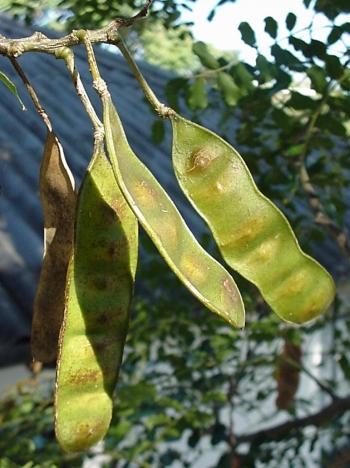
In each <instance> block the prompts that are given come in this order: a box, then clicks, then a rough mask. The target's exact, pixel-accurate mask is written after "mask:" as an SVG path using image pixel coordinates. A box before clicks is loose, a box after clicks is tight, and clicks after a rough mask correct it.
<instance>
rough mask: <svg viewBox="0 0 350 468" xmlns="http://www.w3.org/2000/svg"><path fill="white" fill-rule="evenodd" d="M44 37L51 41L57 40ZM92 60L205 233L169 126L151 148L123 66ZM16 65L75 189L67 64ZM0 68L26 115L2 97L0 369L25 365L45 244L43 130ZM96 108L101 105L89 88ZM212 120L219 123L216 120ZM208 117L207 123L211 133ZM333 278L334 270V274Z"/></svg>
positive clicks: (140, 145)
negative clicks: (176, 162) (182, 181)
mask: <svg viewBox="0 0 350 468" xmlns="http://www.w3.org/2000/svg"><path fill="white" fill-rule="evenodd" d="M33 31H34V30H33V29H31V28H27V27H24V26H22V25H20V24H18V23H16V22H14V21H12V20H9V19H8V18H5V17H0V34H3V35H5V36H7V37H24V36H29V35H31V34H32V33H33ZM44 33H46V34H48V35H50V36H51V37H52V36H54V33H48V32H47V31H44ZM75 56H76V65H77V67H78V69H79V71H80V73H81V77H82V79H83V81H84V83H86V84H87V83H91V77H90V73H89V70H88V66H87V64H86V60H85V51H84V49H83V48H81V47H77V48H76V49H75ZM97 58H98V62H99V65H100V70H101V74H102V76H103V77H104V78H105V80H106V81H107V83H108V85H109V89H110V91H111V93H112V95H113V97H114V100H115V102H116V104H117V107H118V111H119V112H120V114H121V118H122V120H123V123H124V125H125V129H126V133H127V135H128V138H129V141H130V143H131V146H132V147H133V148H134V149H135V152H136V153H137V154H138V155H139V156H140V157H141V158H142V159H143V160H144V162H145V163H146V164H147V166H148V167H149V168H150V169H151V170H152V171H153V173H154V174H155V175H156V177H157V178H158V179H159V180H160V181H161V183H162V185H163V186H164V187H165V188H166V189H167V190H168V192H169V193H170V195H171V196H172V197H173V199H175V200H176V202H177V205H178V207H179V209H180V211H181V212H182V214H183V215H184V217H185V219H186V220H187V222H188V223H189V225H190V227H191V228H192V229H193V230H194V232H196V233H200V232H203V231H205V228H204V224H203V222H202V221H201V220H200V219H199V217H198V216H197V215H196V214H195V213H194V211H193V209H192V208H191V207H190V205H189V203H188V202H187V201H186V200H185V199H184V197H183V196H182V194H180V190H179V188H178V186H177V183H176V181H175V178H174V176H173V174H172V168H171V158H170V154H171V132H170V128H169V126H168V124H167V123H166V125H167V129H168V130H169V131H168V132H167V135H166V138H165V140H164V141H163V143H162V144H161V145H154V144H153V143H152V141H151V137H150V134H151V132H150V130H151V125H152V123H153V121H154V115H153V114H152V112H151V110H150V109H149V107H148V105H147V104H146V103H145V102H144V98H143V94H142V92H141V90H140V89H139V87H138V85H137V83H136V81H135V79H134V78H133V76H132V74H131V72H130V70H129V68H128V66H127V64H126V63H125V61H124V60H123V59H122V58H121V57H120V56H119V55H118V54H117V53H113V54H112V53H110V52H109V51H107V50H102V49H99V50H98V51H97ZM19 60H20V64H21V65H22V67H23V69H24V70H25V72H26V74H27V75H28V77H29V79H30V81H31V83H32V84H33V86H34V88H35V89H36V90H37V92H38V95H39V97H40V100H41V102H42V104H43V106H44V108H45V109H46V110H47V112H48V114H49V116H50V118H51V120H52V122H53V126H54V129H55V132H56V133H57V135H58V136H59V138H60V140H61V143H62V145H63V147H64V149H65V153H66V158H67V160H68V163H69V165H70V167H71V168H72V171H73V173H74V175H75V177H76V179H77V181H78V182H79V181H80V179H81V177H82V175H83V173H84V170H85V168H86V166H87V163H88V161H89V159H90V157H91V151H92V128H91V125H90V121H89V119H88V117H87V116H86V114H85V111H84V109H83V107H82V104H81V102H80V100H79V98H78V97H77V95H76V93H75V91H74V89H73V85H72V83H71V80H70V78H69V76H68V73H67V71H66V68H65V65H64V63H63V62H62V61H60V60H55V59H54V58H53V57H52V56H48V55H46V54H25V55H24V56H23V57H21V58H20V59H19ZM140 68H141V69H142V71H143V72H144V74H145V76H147V79H148V81H149V83H150V85H151V87H152V88H153V89H154V90H155V92H156V94H157V95H158V96H159V97H160V98H161V99H162V98H163V91H164V85H165V83H166V81H167V80H168V79H169V76H170V75H169V74H168V73H167V72H165V71H162V70H160V69H159V68H157V67H153V66H150V65H148V64H146V63H141V64H140ZM0 69H1V70H3V71H4V72H5V73H7V74H8V75H9V76H10V77H11V78H12V79H13V81H14V82H15V83H16V84H17V85H18V88H19V90H20V92H21V95H22V97H23V100H24V102H25V105H26V107H27V109H28V110H27V112H23V111H22V110H21V108H20V106H19V105H18V104H17V102H16V100H15V98H14V97H13V96H12V95H11V94H10V93H8V92H6V91H5V90H2V91H1V92H0V116H1V124H0V186H1V192H0V252H1V253H0V324H1V326H0V366H1V365H4V364H8V363H10V362H18V361H20V360H23V359H26V358H29V347H28V343H29V334H30V324H31V314H32V304H33V298H34V292H35V287H36V282H37V279H38V275H39V271H40V265H41V258H42V249H43V240H42V214H41V207H40V202H39V197H38V175H39V165H40V160H41V156H42V151H43V145H44V139H45V136H46V129H45V127H44V125H43V123H42V121H41V119H40V118H39V116H38V115H37V113H36V111H35V110H34V108H33V105H32V102H31V101H30V99H29V97H28V96H27V94H26V91H25V90H24V89H23V86H22V83H21V82H20V81H19V79H18V78H17V76H16V74H15V72H14V70H13V68H12V67H11V65H10V64H9V62H8V60H7V59H5V58H4V57H0ZM87 89H88V92H89V95H90V97H91V100H92V102H93V104H94V105H95V106H96V108H97V109H99V100H98V97H97V96H96V93H95V91H94V90H92V88H91V87H90V86H87ZM216 117H217V116H216ZM216 117H215V116H213V115H212V113H211V114H210V113H209V114H208V115H207V116H206V118H205V119H204V121H205V123H206V125H208V126H209V127H211V128H212V129H214V130H215V127H217V124H216V120H217V119H216ZM318 258H319V259H320V261H321V262H322V263H324V264H325V265H326V266H328V267H331V266H332V264H333V266H334V265H337V266H339V265H340V264H341V262H340V261H339V254H338V253H337V252H336V249H335V248H334V246H333V245H332V244H330V247H329V249H322V251H320V252H318ZM333 271H334V268H333Z"/></svg>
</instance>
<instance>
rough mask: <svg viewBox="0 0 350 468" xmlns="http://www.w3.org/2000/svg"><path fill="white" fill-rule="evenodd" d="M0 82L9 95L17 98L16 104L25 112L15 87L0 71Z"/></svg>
mask: <svg viewBox="0 0 350 468" xmlns="http://www.w3.org/2000/svg"><path fill="white" fill-rule="evenodd" d="M0 81H1V83H3V84H4V85H5V86H6V88H7V89H8V90H9V91H10V93H11V94H13V95H14V96H15V97H16V98H17V100H18V102H19V103H20V105H21V106H22V110H25V106H24V104H23V101H22V99H21V98H20V95H19V94H18V91H17V88H16V85H15V84H14V83H13V82H12V81H11V80H10V78H9V77H8V76H7V75H5V73H3V72H2V71H0Z"/></svg>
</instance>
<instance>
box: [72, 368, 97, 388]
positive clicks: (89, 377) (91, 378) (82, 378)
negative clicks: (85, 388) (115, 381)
mask: <svg viewBox="0 0 350 468" xmlns="http://www.w3.org/2000/svg"><path fill="white" fill-rule="evenodd" d="M100 380H101V371H98V370H84V371H80V372H76V373H75V374H73V375H70V377H69V382H70V383H72V384H74V385H81V384H84V385H87V384H91V383H92V384H93V383H96V382H100Z"/></svg>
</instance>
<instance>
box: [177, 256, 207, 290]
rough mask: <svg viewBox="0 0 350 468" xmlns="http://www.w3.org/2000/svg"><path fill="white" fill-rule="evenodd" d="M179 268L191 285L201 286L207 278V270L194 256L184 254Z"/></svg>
mask: <svg viewBox="0 0 350 468" xmlns="http://www.w3.org/2000/svg"><path fill="white" fill-rule="evenodd" d="M180 268H181V270H182V271H183V274H184V275H185V276H187V277H188V278H189V279H190V280H191V281H192V282H193V283H197V284H201V283H203V282H204V281H206V279H207V278H208V275H207V271H208V270H207V268H206V267H205V265H203V263H201V262H200V261H199V259H198V257H196V256H194V255H189V254H188V253H185V254H184V255H183V256H182V257H181V260H180Z"/></svg>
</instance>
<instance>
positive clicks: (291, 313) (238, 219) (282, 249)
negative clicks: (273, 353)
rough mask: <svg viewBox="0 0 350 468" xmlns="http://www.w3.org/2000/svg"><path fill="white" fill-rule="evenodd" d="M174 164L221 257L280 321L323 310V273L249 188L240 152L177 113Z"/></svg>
mask: <svg viewBox="0 0 350 468" xmlns="http://www.w3.org/2000/svg"><path fill="white" fill-rule="evenodd" d="M170 119H171V122H172V126H173V132H174V136H173V165H174V169H175V173H176V176H177V178H178V181H179V184H180V186H181V188H182V190H183V192H184V193H185V195H186V196H187V198H188V199H189V200H190V202H191V203H192V205H193V206H194V208H195V209H196V210H197V211H198V213H199V214H200V215H201V216H202V217H203V218H204V220H205V221H206V222H207V224H208V226H209V228H210V229H211V231H212V233H213V235H214V238H215V240H216V242H217V244H218V246H219V248H220V251H221V253H222V256H223V257H224V259H225V260H226V262H227V263H228V264H229V265H230V266H231V267H232V268H234V269H235V270H237V271H238V272H239V273H240V274H241V275H242V276H244V277H245V278H247V279H248V280H249V281H251V282H252V283H254V284H255V285H256V286H257V287H258V288H259V290H260V291H261V293H262V295H263V297H264V298H265V300H266V302H267V303H268V304H269V305H270V306H271V308H272V309H273V310H274V311H275V312H276V313H277V314H278V315H279V316H280V317H281V318H282V319H284V320H285V321H287V322H293V323H303V322H306V321H308V320H311V319H313V318H314V317H316V316H318V315H319V314H321V313H322V312H324V311H325V310H326V309H327V307H328V306H329V305H330V303H331V302H332V300H333V298H334V294H335V285H334V281H333V279H332V277H331V276H330V275H329V273H328V272H327V271H326V270H325V269H324V268H323V267H322V266H321V265H320V264H319V263H317V262H316V261H315V260H314V259H312V258H311V257H309V256H308V255H306V254H305V253H304V252H302V250H301V249H300V247H299V244H298V242H297V240H296V238H295V235H294V233H293V231H292V229H291V227H290V225H289V223H288V221H287V219H286V218H285V216H284V215H283V214H282V212H281V211H280V210H279V209H278V208H277V207H276V206H275V205H274V204H273V203H272V202H271V201H270V200H269V199H268V198H266V197H265V196H264V195H263V194H262V193H261V192H260V191H259V190H258V188H257V187H256V185H255V183H254V180H253V178H252V176H251V174H250V172H249V170H248V168H247V166H246V165H245V163H244V161H243V159H242V158H241V156H240V155H239V154H238V153H237V151H235V150H234V149H233V148H232V146H230V145H229V144H228V143H226V142H225V141H224V140H222V139H221V138H220V137H218V136H217V135H215V134H214V133H212V132H210V131H209V130H207V129H205V128H203V127H201V126H199V125H196V124H194V123H192V122H190V121H188V120H186V119H184V118H182V117H180V116H179V115H177V114H175V113H174V114H172V115H171V116H170Z"/></svg>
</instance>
